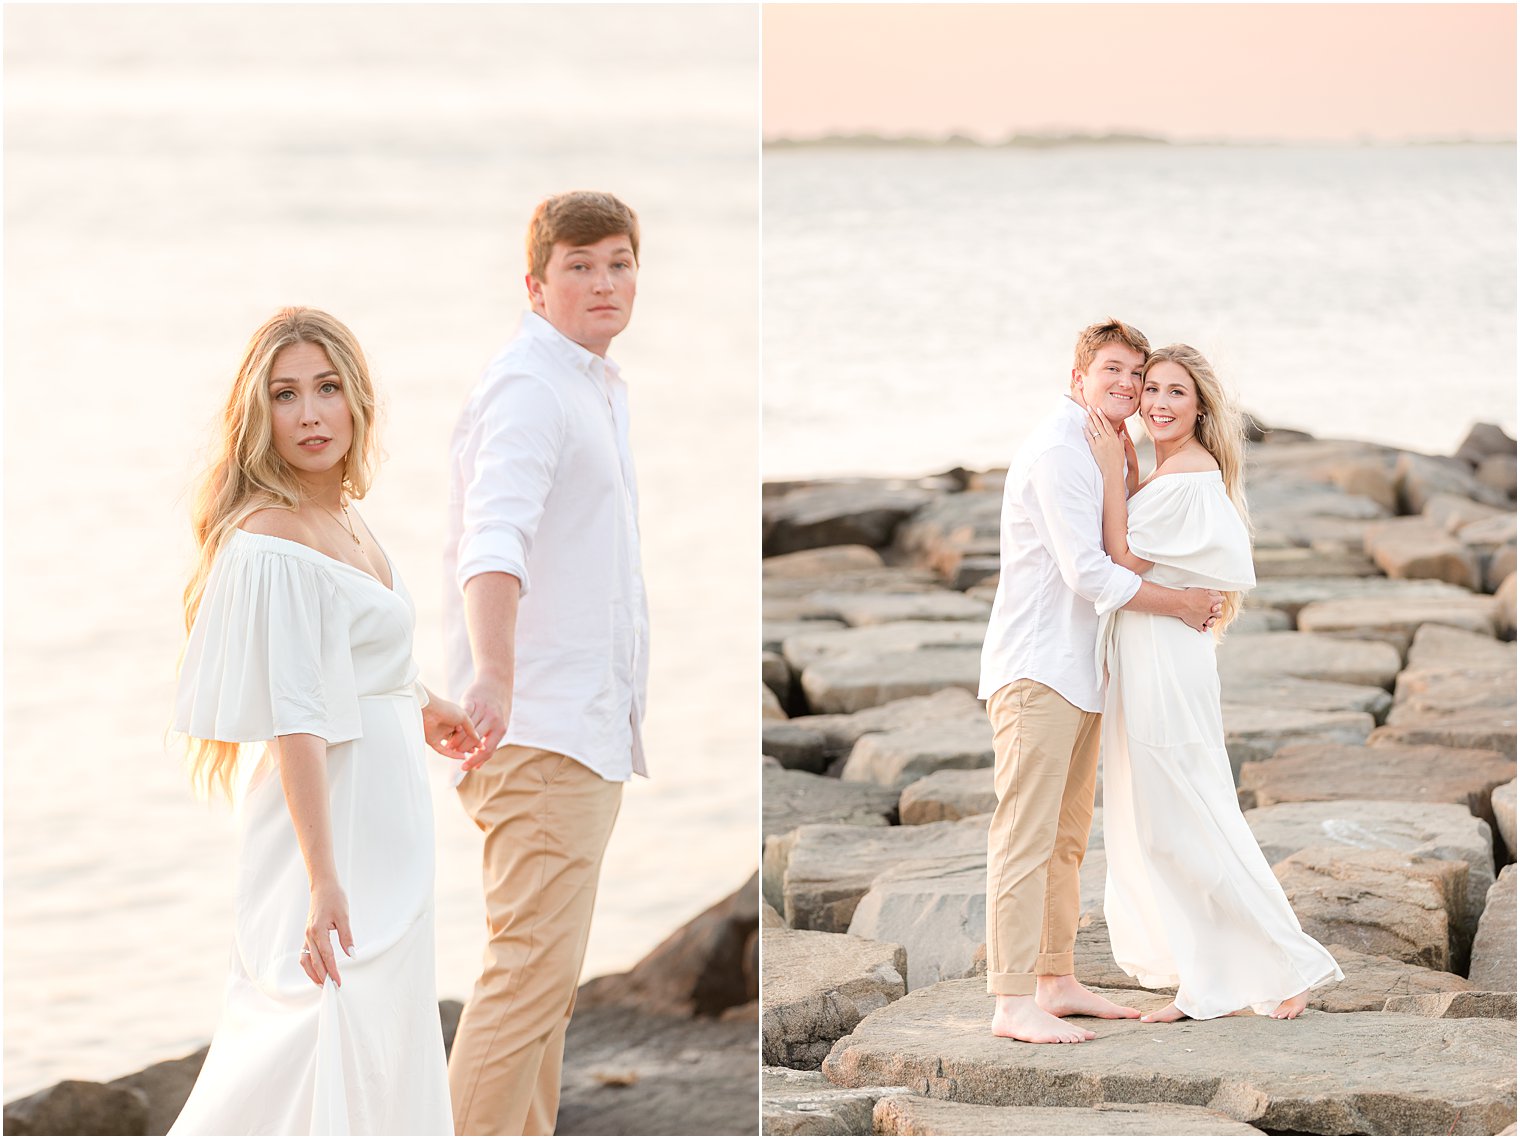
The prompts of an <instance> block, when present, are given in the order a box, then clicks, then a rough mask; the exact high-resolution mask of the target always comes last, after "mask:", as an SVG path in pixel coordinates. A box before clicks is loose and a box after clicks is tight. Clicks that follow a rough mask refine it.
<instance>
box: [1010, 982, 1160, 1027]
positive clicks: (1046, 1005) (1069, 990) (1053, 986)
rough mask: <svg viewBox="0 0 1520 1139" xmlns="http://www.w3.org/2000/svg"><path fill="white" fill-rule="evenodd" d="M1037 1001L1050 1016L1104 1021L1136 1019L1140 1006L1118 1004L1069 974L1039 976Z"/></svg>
mask: <svg viewBox="0 0 1520 1139" xmlns="http://www.w3.org/2000/svg"><path fill="white" fill-rule="evenodd" d="M1035 1003H1036V1004H1038V1005H1039V1006H1040V1007H1041V1008H1042V1009H1044V1010H1045V1011H1046V1012H1048V1013H1049V1014H1050V1015H1051V1016H1096V1017H1101V1018H1102V1019H1103V1020H1134V1019H1135V1018H1136V1017H1138V1016H1139V1015H1140V1010H1139V1009H1132V1008H1127V1007H1126V1006H1124V1005H1116V1004H1114V1002H1113V1001H1111V1000H1109V999H1108V998H1107V997H1100V996H1099V995H1098V994H1097V993H1095V992H1093V991H1092V990H1091V989H1089V988H1087V987H1086V986H1085V985H1082V984H1080V983H1079V982H1078V981H1077V979H1076V978H1075V977H1073V976H1071V975H1070V974H1067V975H1065V976H1059V977H1040V978H1038V979H1037V980H1036V982H1035Z"/></svg>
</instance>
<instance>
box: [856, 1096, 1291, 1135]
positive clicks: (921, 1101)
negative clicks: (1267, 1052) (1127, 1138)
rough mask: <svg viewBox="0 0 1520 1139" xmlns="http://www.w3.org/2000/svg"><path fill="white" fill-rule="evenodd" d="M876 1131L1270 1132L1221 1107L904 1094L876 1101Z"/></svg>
mask: <svg viewBox="0 0 1520 1139" xmlns="http://www.w3.org/2000/svg"><path fill="white" fill-rule="evenodd" d="M862 1134H864V1133H862ZM871 1134H873V1135H1262V1134H1264V1132H1261V1131H1258V1130H1257V1129H1256V1128H1254V1127H1252V1126H1251V1125H1250V1124H1247V1123H1237V1122H1236V1121H1235V1120H1233V1119H1231V1118H1230V1117H1229V1116H1227V1115H1224V1114H1222V1113H1220V1112H1217V1111H1209V1110H1207V1109H1206V1108H1201V1107H1181V1106H1179V1105H1177V1104H1169V1103H1100V1104H1095V1105H1094V1106H1092V1107H993V1106H989V1105H986V1104H978V1103H954V1102H951V1101H949V1100H943V1099H933V1098H931V1097H929V1096H916V1095H901V1094H899V1095H893V1096H886V1097H883V1098H882V1099H880V1100H878V1101H877V1102H876V1111H875V1115H874V1117H873V1129H872V1132H871Z"/></svg>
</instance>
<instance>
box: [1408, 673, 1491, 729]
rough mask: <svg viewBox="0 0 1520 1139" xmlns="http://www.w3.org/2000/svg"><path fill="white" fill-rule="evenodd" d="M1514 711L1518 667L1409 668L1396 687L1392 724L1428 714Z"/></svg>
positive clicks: (1444, 714)
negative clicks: (1516, 670)
mask: <svg viewBox="0 0 1520 1139" xmlns="http://www.w3.org/2000/svg"><path fill="white" fill-rule="evenodd" d="M1490 710H1491V711H1497V712H1508V713H1510V714H1511V715H1513V714H1514V710H1515V666H1514V665H1513V664H1510V665H1508V666H1505V667H1502V668H1495V667H1493V666H1491V665H1482V666H1479V667H1475V668H1409V669H1405V670H1404V671H1403V672H1401V673H1400V674H1399V679H1398V684H1397V685H1396V686H1395V687H1394V690H1393V710H1392V711H1391V712H1390V713H1389V714H1388V722H1389V723H1390V724H1399V723H1404V722H1406V721H1407V720H1409V719H1411V718H1414V717H1419V716H1424V715H1428V714H1439V715H1443V716H1452V715H1468V714H1470V713H1472V712H1480V711H1490Z"/></svg>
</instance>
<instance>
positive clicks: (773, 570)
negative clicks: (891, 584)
mask: <svg viewBox="0 0 1520 1139" xmlns="http://www.w3.org/2000/svg"><path fill="white" fill-rule="evenodd" d="M881 566H882V560H881V555H880V554H878V553H877V552H876V551H875V550H873V549H871V547H870V546H820V547H817V548H815V549H810V550H799V551H797V552H796V553H791V554H780V555H778V556H776V557H771V558H765V559H763V560H762V561H761V562H760V574H761V576H762V577H763V578H765V579H767V580H769V579H772V578H775V579H781V578H817V577H826V576H828V575H829V574H837V573H844V572H847V571H850V570H872V569H880V568H881Z"/></svg>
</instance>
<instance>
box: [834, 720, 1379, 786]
mask: <svg viewBox="0 0 1520 1139" xmlns="http://www.w3.org/2000/svg"><path fill="white" fill-rule="evenodd" d="M1371 730H1372V729H1371V725H1370V724H1369V725H1368V731H1371ZM992 760H993V753H992V723H991V721H989V720H988V719H987V717H985V716H976V717H967V718H965V719H958V720H940V721H938V722H935V723H932V724H917V725H914V726H913V727H908V728H897V729H894V730H893V731H890V732H873V733H871V734H870V735H868V736H864V737H862V738H861V740H860V742H859V743H857V744H856V745H855V747H854V748H853V749H852V750H851V751H850V757H849V759H847V760H846V761H845V765H844V771H843V772H842V773H841V776H840V778H842V779H843V780H845V781H846V782H849V783H874V784H876V785H877V786H879V787H889V788H891V789H893V790H894V791H901V790H902V789H903V788H905V787H906V786H907V785H908V784H910V783H912V782H914V781H915V780H917V779H920V778H922V777H923V776H925V775H928V774H930V773H932V772H935V771H943V770H946V769H949V768H955V769H966V768H977V767H991V766H992Z"/></svg>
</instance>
